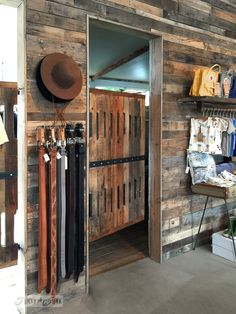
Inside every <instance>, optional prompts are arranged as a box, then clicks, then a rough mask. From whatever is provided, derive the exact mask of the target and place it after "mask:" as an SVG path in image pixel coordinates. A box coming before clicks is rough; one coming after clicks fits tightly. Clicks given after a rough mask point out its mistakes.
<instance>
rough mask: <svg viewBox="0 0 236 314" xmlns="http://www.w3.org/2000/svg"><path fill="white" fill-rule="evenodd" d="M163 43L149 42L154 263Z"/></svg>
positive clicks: (158, 255)
mask: <svg viewBox="0 0 236 314" xmlns="http://www.w3.org/2000/svg"><path fill="white" fill-rule="evenodd" d="M162 51H163V41H162V38H161V37H160V38H155V39H152V40H151V41H150V69H151V73H150V120H149V121H150V123H149V135H150V137H149V173H150V175H149V253H150V257H151V258H152V259H153V260H155V261H158V262H161V259H162V245H161V136H162V127H161V124H162V76H163V75H162V73H163V60H162V59H163V56H162V54H163V53H162Z"/></svg>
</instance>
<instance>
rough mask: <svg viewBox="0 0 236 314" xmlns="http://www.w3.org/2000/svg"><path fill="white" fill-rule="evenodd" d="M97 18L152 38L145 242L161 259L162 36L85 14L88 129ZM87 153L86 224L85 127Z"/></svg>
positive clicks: (156, 258) (87, 242)
mask: <svg viewBox="0 0 236 314" xmlns="http://www.w3.org/2000/svg"><path fill="white" fill-rule="evenodd" d="M94 19H95V20H101V21H103V22H107V23H110V24H113V25H117V26H121V27H124V28H127V30H130V31H137V32H140V33H143V34H146V35H148V36H150V38H152V39H151V40H150V42H149V43H150V46H149V54H150V65H149V70H150V116H149V173H151V174H152V175H151V176H150V175H149V183H148V184H149V188H148V190H149V193H148V194H149V205H148V206H149V208H148V211H149V222H148V225H149V228H148V233H149V234H148V245H149V256H150V258H152V259H153V260H154V261H156V262H159V263H161V262H162V237H161V234H162V215H161V199H162V180H161V178H162V158H161V153H162V152H161V139H162V80H163V39H162V37H160V36H157V35H153V33H151V31H150V32H147V31H143V30H142V29H139V28H135V27H132V26H131V25H125V24H122V23H117V22H114V21H111V20H108V19H103V18H98V17H96V16H92V15H87V29H86V33H87V95H86V99H87V103H86V106H87V108H86V109H87V113H86V117H87V118H86V124H87V126H86V128H87V130H89V110H90V100H89V21H90V20H94ZM86 140H87V157H86V225H87V226H89V197H88V195H89V132H88V131H87V138H86ZM86 255H87V258H86V291H87V292H88V289H89V284H88V283H89V228H87V234H86Z"/></svg>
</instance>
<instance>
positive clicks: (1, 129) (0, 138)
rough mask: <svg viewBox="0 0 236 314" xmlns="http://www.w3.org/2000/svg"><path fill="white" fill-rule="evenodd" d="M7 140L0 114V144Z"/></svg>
mask: <svg viewBox="0 0 236 314" xmlns="http://www.w3.org/2000/svg"><path fill="white" fill-rule="evenodd" d="M6 142H9V139H8V136H7V133H6V130H5V127H4V124H3V121H2V117H1V116H0V145H2V144H4V143H6Z"/></svg>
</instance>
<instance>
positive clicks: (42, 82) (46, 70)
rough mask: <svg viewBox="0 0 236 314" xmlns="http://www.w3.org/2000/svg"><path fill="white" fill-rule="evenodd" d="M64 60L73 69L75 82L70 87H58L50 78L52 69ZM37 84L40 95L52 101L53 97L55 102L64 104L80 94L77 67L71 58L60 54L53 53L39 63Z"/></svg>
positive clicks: (79, 74)
mask: <svg viewBox="0 0 236 314" xmlns="http://www.w3.org/2000/svg"><path fill="white" fill-rule="evenodd" d="M64 60H66V61H67V62H69V64H70V65H71V67H72V68H73V74H74V78H75V80H74V82H73V84H72V86H70V87H62V86H59V85H58V84H57V83H56V82H55V80H54V78H53V76H52V70H53V67H54V66H55V65H57V64H58V63H60V62H62V61H64ZM37 82H38V87H39V89H40V91H41V93H42V94H43V95H44V96H45V97H46V98H47V99H48V100H51V101H52V98H53V97H54V101H55V102H66V101H70V100H72V99H74V98H75V97H76V96H77V95H78V94H79V93H80V92H81V89H82V74H81V71H80V68H79V66H78V65H77V64H76V62H75V61H74V60H73V59H72V58H71V57H69V56H67V55H64V54H61V53H53V54H50V55H47V56H46V57H44V58H43V59H42V60H41V61H40V63H39V67H38V70H37ZM52 96H53V97H52Z"/></svg>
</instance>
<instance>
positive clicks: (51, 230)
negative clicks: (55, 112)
mask: <svg viewBox="0 0 236 314" xmlns="http://www.w3.org/2000/svg"><path fill="white" fill-rule="evenodd" d="M54 132H55V130H54V128H52V129H50V130H49V132H48V138H49V141H48V144H49V147H50V149H49V153H50V162H48V163H47V165H48V167H47V172H48V173H47V174H48V180H47V195H48V202H47V211H48V215H47V222H48V245H47V248H48V250H47V261H48V282H47V288H46V291H47V292H48V293H49V292H50V294H51V298H52V302H53V303H54V301H55V296H56V287H57V220H56V219H57V218H56V217H57V215H56V214H57V213H56V210H57V207H56V206H57V204H56V203H57V202H56V196H57V195H56V194H57V190H56V156H57V148H56V147H54V145H55V142H56V140H55V133H54Z"/></svg>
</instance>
